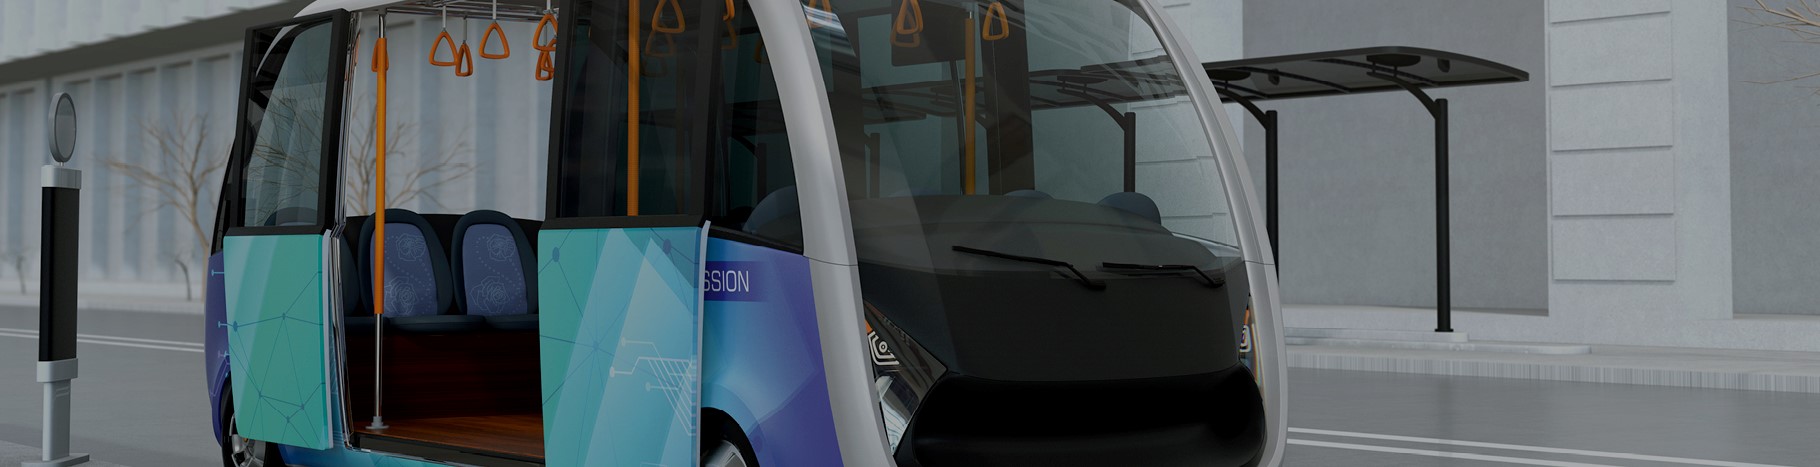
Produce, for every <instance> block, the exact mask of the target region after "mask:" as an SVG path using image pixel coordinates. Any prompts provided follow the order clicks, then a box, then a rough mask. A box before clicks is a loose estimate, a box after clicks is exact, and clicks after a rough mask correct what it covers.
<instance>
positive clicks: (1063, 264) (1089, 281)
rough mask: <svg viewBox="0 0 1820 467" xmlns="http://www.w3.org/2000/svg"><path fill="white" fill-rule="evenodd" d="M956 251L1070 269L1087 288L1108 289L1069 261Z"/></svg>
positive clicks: (981, 251) (964, 250)
mask: <svg viewBox="0 0 1820 467" xmlns="http://www.w3.org/2000/svg"><path fill="white" fill-rule="evenodd" d="M954 251H958V252H961V253H968V254H975V255H980V256H990V257H993V258H999V259H1008V260H1012V261H1022V262H1026V263H1034V264H1041V265H1045V266H1055V267H1058V268H1068V272H1071V273H1073V274H1074V280H1075V281H1076V282H1080V283H1081V285H1083V286H1086V287H1087V288H1089V289H1093V290H1105V289H1106V283H1104V282H1100V281H1097V280H1094V279H1093V278H1091V277H1087V275H1086V274H1083V273H1081V270H1079V269H1075V268H1074V265H1072V264H1068V262H1067V261H1057V260H1053V259H1049V258H1038V257H1035V256H1020V255H1014V254H1010V253H1000V252H996V251H992V250H982V249H979V248H972V247H964V246H960V245H955V246H954Z"/></svg>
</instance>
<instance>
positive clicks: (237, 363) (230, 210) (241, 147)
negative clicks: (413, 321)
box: [222, 10, 348, 449]
mask: <svg viewBox="0 0 1820 467" xmlns="http://www.w3.org/2000/svg"><path fill="white" fill-rule="evenodd" d="M347 50H348V13H347V12H346V11H340V10H337V11H334V12H328V13H322V14H317V15H311V16H307V17H303V18H297V19H294V20H291V21H286V22H283V23H280V24H275V25H269V26H260V27H255V28H252V29H250V30H248V32H247V39H246V54H245V57H246V63H245V64H244V66H243V70H242V78H241V80H242V81H241V102H240V111H239V114H238V117H239V118H238V119H236V129H235V137H234V146H233V154H232V158H231V159H230V162H229V169H228V170H229V173H228V180H229V181H228V184H227V188H226V192H225V193H224V196H225V198H226V202H225V203H224V206H223V209H225V210H226V213H225V218H226V219H227V222H228V226H229V228H228V231H227V235H226V237H225V238H224V239H223V241H222V255H223V266H224V267H223V272H224V274H225V276H226V277H225V278H224V279H225V285H226V299H227V300H226V304H227V320H226V322H225V323H223V326H226V327H227V328H228V333H227V334H228V352H229V354H230V355H231V357H230V358H229V362H230V369H229V374H230V378H231V385H232V390H233V395H234V407H233V409H234V413H235V416H236V418H237V420H236V423H238V426H239V430H240V433H241V434H242V435H244V436H246V437H247V438H251V439H255V440H261V441H269V442H274V443H279V444H284V445H290V446H298V447H305V448H310V449H327V448H329V447H330V431H331V429H332V428H331V427H330V426H329V423H330V420H331V418H330V413H329V411H330V405H329V393H330V389H331V388H329V387H328V384H327V382H328V380H329V378H328V372H329V367H328V362H329V361H331V360H330V358H329V353H328V352H329V348H330V347H329V345H328V344H329V341H328V339H329V337H328V334H327V330H326V326H325V323H327V322H328V321H327V317H328V313H329V312H330V309H329V308H330V307H329V305H330V303H331V302H330V301H328V300H325V299H324V297H325V294H326V293H327V290H326V289H325V281H324V277H325V276H324V273H325V271H327V268H326V267H325V266H324V263H325V261H327V254H328V253H329V251H328V248H329V247H328V245H329V243H330V238H331V237H330V236H329V234H328V230H329V225H330V219H331V216H333V215H334V214H335V206H336V204H335V203H334V200H335V199H336V197H335V193H336V189H335V188H336V186H335V180H336V177H335V174H336V173H337V171H336V157H337V151H336V150H335V148H338V147H340V141H341V123H340V122H341V104H342V94H343V88H344V85H345V80H343V79H342V77H343V76H345V71H346V70H345V68H346V63H347V56H346V52H347Z"/></svg>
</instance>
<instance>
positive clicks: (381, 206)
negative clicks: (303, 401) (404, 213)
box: [367, 12, 392, 430]
mask: <svg viewBox="0 0 1820 467" xmlns="http://www.w3.org/2000/svg"><path fill="white" fill-rule="evenodd" d="M390 55H391V54H390V53H389V52H387V50H386V37H385V12H380V13H379V38H378V39H376V40H375V41H374V42H373V73H374V74H376V75H378V77H377V79H376V81H377V88H376V89H375V91H374V93H375V97H374V99H373V101H374V102H373V143H374V144H373V145H374V147H375V149H374V156H373V165H374V168H373V170H374V172H375V174H374V175H373V186H374V188H375V190H374V191H375V193H374V195H373V199H374V201H373V204H374V206H375V207H376V209H377V210H375V211H374V213H373V221H374V222H373V266H372V267H373V284H372V285H373V423H372V424H369V425H367V428H371V429H375V430H383V429H385V428H386V424H385V418H384V416H383V415H381V414H382V412H381V411H380V409H381V407H382V406H383V405H384V401H385V399H384V398H383V397H382V396H383V394H384V392H383V388H384V387H385V385H384V383H383V380H382V379H381V376H382V375H383V374H384V373H383V372H381V371H380V370H381V365H380V363H381V361H382V360H381V359H380V356H381V355H382V352H384V350H385V339H384V337H385V334H384V329H385V172H386V171H385V156H386V154H385V148H386V143H385V124H386V108H385V106H386V71H388V70H390V69H391V67H392V59H391V56H390Z"/></svg>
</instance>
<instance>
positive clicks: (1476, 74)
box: [1202, 47, 1529, 332]
mask: <svg viewBox="0 0 1820 467" xmlns="http://www.w3.org/2000/svg"><path fill="white" fill-rule="evenodd" d="M1202 68H1203V69H1205V70H1206V72H1207V77H1208V78H1210V79H1212V80H1213V85H1214V87H1215V88H1216V90H1217V91H1218V92H1219V94H1220V98H1221V100H1223V101H1225V102H1229V103H1236V104H1239V105H1240V106H1243V107H1245V110H1246V111H1249V112H1250V113H1251V116H1252V118H1255V119H1257V121H1258V123H1259V124H1260V125H1262V126H1263V127H1264V184H1265V193H1266V194H1265V212H1266V213H1267V214H1266V220H1265V224H1266V228H1267V229H1268V230H1269V233H1270V244H1271V246H1272V248H1273V249H1275V248H1281V245H1280V244H1278V243H1277V207H1278V204H1277V199H1278V198H1277V124H1278V121H1277V112H1276V111H1275V110H1264V109H1263V107H1261V106H1260V105H1259V103H1260V102H1264V101H1270V100H1279V99H1295V98H1313V97H1328V96H1337V95H1347V94H1365V93H1373V92H1385V91H1404V92H1408V93H1409V94H1410V95H1412V96H1415V98H1416V100H1417V101H1420V103H1421V104H1422V108H1423V109H1425V110H1427V111H1428V114H1429V116H1431V117H1433V118H1434V125H1435V131H1434V136H1435V159H1434V164H1435V268H1436V274H1435V278H1436V284H1435V331H1436V332H1453V324H1452V313H1453V297H1452V290H1453V284H1452V280H1451V279H1452V277H1451V276H1452V271H1451V267H1450V264H1449V263H1450V259H1451V254H1450V253H1449V251H1448V246H1449V245H1448V244H1449V240H1448V239H1449V233H1448V230H1449V229H1448V211H1449V209H1448V199H1447V197H1448V192H1447V175H1448V172H1447V159H1448V153H1447V142H1448V136H1449V135H1448V128H1447V115H1448V110H1447V99H1435V98H1432V97H1429V95H1428V92H1427V90H1428V89H1435V88H1447V87H1461V86H1477V85H1482V84H1497V83H1517V82H1523V81H1528V80H1529V73H1528V72H1525V71H1523V70H1519V69H1516V68H1513V67H1510V66H1508V65H1504V64H1501V63H1497V62H1493V61H1490V60H1486V59H1482V58H1478V57H1473V56H1469V55H1463V54H1457V53H1453V52H1446V51H1440V50H1433V49H1423V48H1416V47H1368V48H1362V49H1346V50H1333V51H1326V52H1314V53H1305V54H1294V55H1280V56H1275V57H1262V58H1247V59H1243V60H1231V61H1223V62H1209V63H1205V64H1202ZM1398 110H1400V109H1386V111H1387V112H1389V111H1398Z"/></svg>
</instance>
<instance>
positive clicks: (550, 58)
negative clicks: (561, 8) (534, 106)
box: [531, 1, 557, 81]
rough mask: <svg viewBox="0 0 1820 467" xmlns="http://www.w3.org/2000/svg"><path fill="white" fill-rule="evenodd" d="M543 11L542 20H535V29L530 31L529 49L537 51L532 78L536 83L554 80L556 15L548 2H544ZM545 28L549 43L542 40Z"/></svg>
mask: <svg viewBox="0 0 1820 467" xmlns="http://www.w3.org/2000/svg"><path fill="white" fill-rule="evenodd" d="M543 11H544V14H543V18H542V19H539V20H537V29H535V30H533V31H531V48H533V49H537V72H536V73H535V74H534V76H535V77H536V78H537V80H538V81H549V80H552V79H556V58H555V56H554V54H555V52H556V36H557V33H556V13H555V10H552V9H550V2H548V1H545V2H544V6H543ZM546 26H547V27H549V28H550V41H549V42H544V40H543V28H544V27H546Z"/></svg>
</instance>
